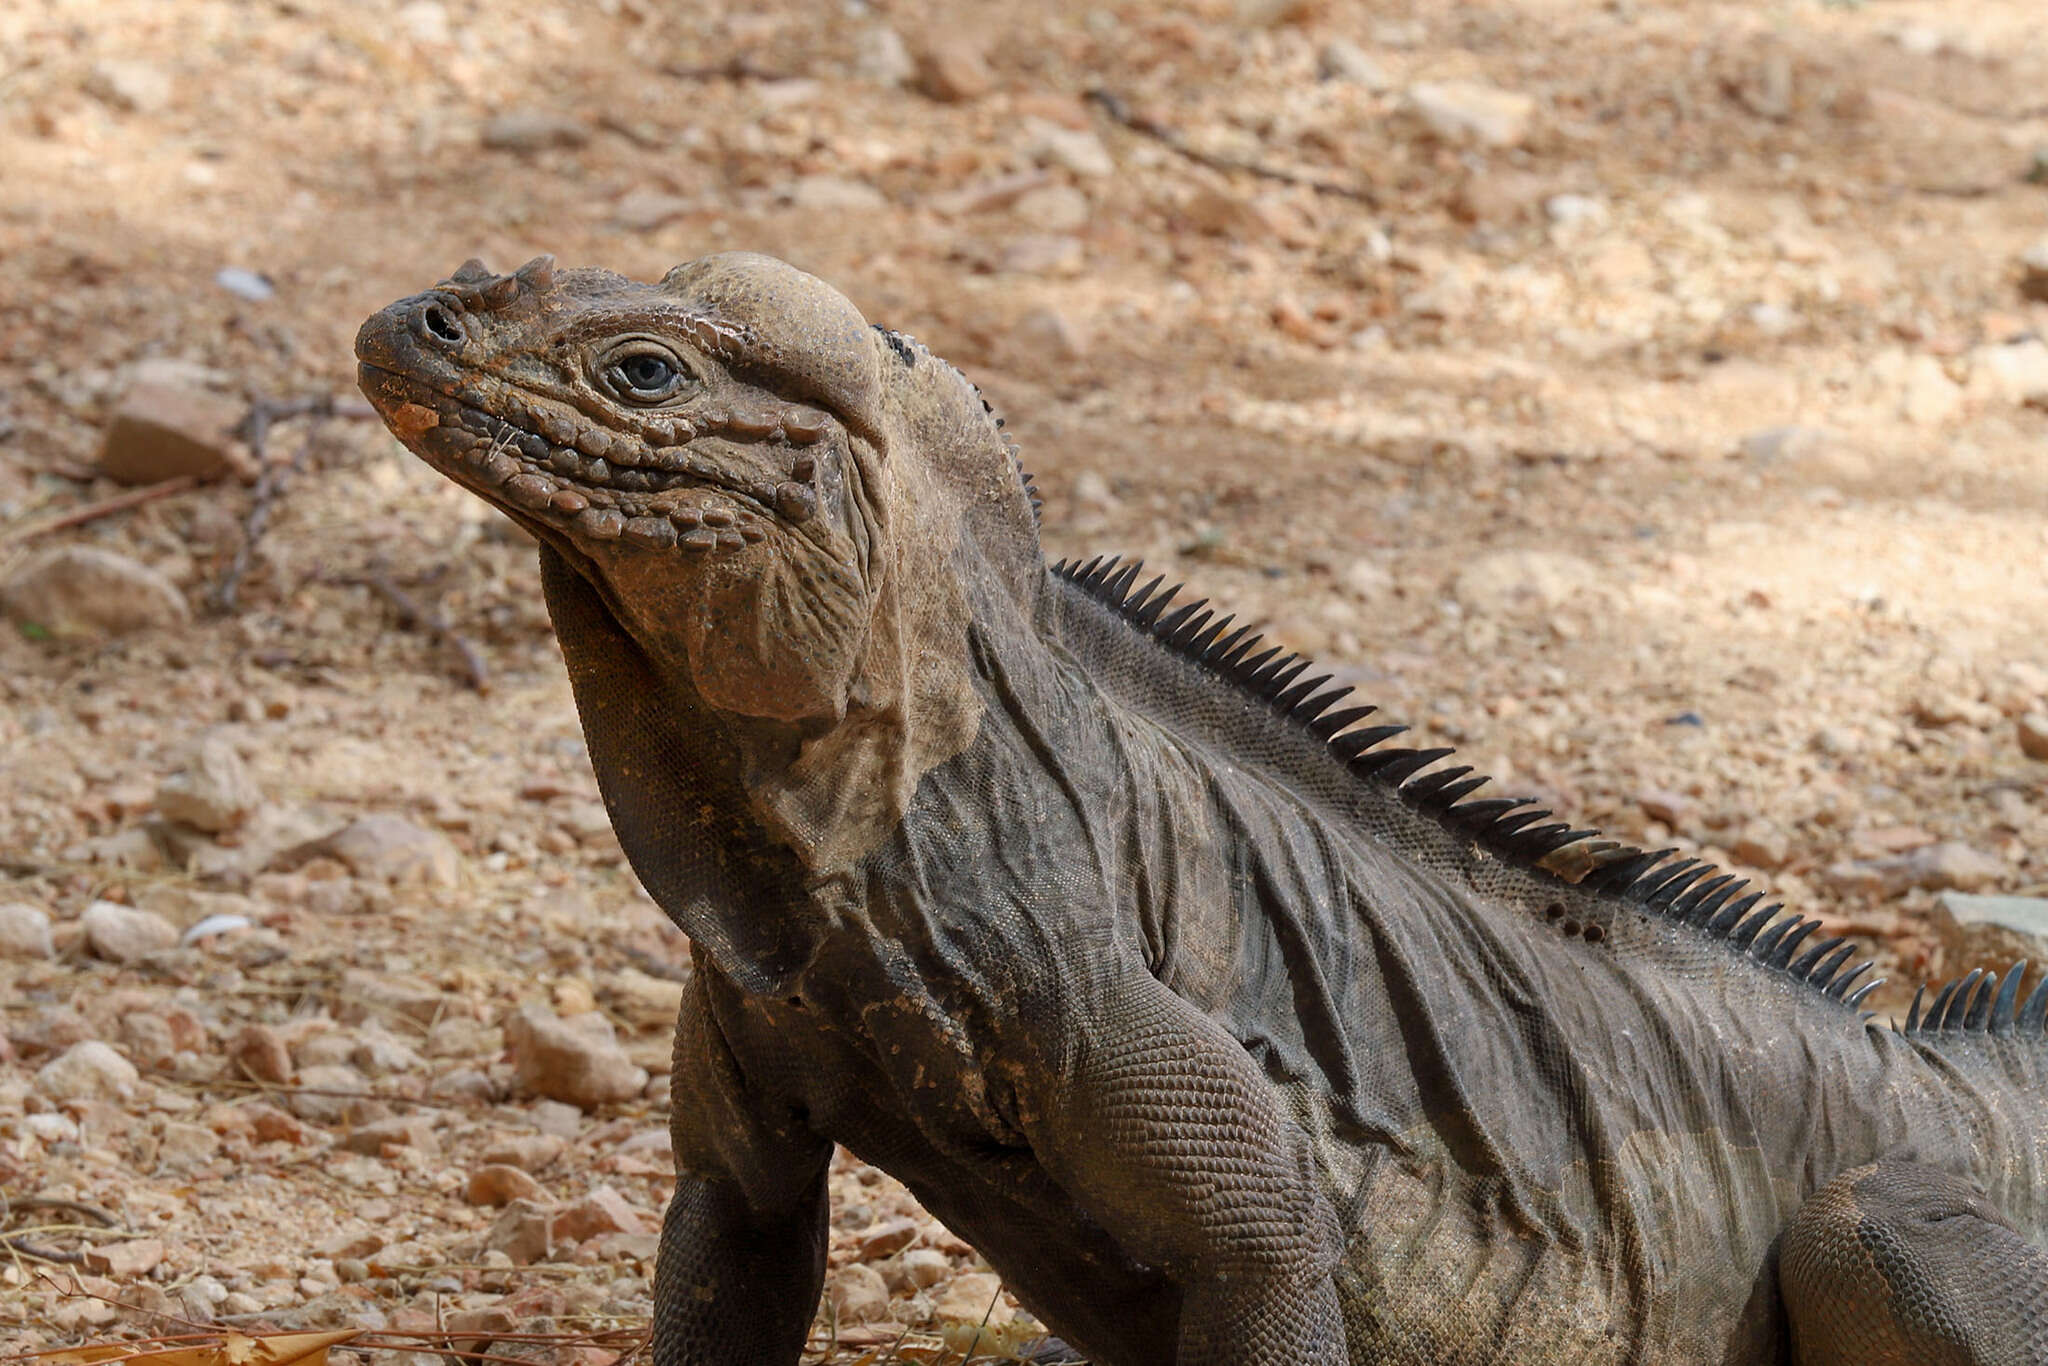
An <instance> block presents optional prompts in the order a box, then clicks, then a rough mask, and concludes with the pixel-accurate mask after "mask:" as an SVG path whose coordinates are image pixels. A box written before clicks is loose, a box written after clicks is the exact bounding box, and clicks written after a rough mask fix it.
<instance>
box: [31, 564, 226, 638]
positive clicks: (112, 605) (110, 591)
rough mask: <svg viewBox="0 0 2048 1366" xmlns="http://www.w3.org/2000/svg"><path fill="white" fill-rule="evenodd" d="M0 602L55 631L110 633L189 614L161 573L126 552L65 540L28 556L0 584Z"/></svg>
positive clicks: (181, 618)
mask: <svg viewBox="0 0 2048 1366" xmlns="http://www.w3.org/2000/svg"><path fill="white" fill-rule="evenodd" d="M0 608H4V609H5V610H6V613H7V615H8V616H9V617H11V618H12V619H13V620H14V621H15V622H16V623H17V624H19V625H22V626H26V627H32V628H35V629H37V630H41V631H45V632H48V633H49V634H51V635H54V636H63V637H83V636H115V635H121V634H123V633H125V632H128V631H139V630H142V629H144V628H146V627H150V626H161V625H167V624H171V623H177V622H183V621H185V620H187V619H189V618H190V617H191V615H192V612H191V609H190V608H189V607H187V606H186V605H185V595H184V594H182V593H180V592H179V591H178V589H177V585H175V584H173V583H172V582H171V581H170V580H169V579H167V578H165V577H164V576H163V575H162V574H159V573H157V572H156V571H155V570H154V569H151V568H150V567H149V566H148V565H145V564H139V563H137V562H136V561H134V560H131V559H129V558H128V557H127V556H126V555H116V554H115V553H114V552H113V551H111V550H99V549H96V548H94V547H92V546H82V545H67V546H58V547H56V548H54V549H51V550H45V551H43V552H41V553H40V554H37V555H33V556H30V557H29V559H28V560H27V561H26V562H25V563H23V564H22V566H21V567H20V568H19V569H17V570H15V571H14V573H13V574H11V575H9V576H8V579H7V582H6V583H4V584H0Z"/></svg>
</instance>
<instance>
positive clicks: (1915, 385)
mask: <svg viewBox="0 0 2048 1366" xmlns="http://www.w3.org/2000/svg"><path fill="white" fill-rule="evenodd" d="M1870 377H1871V378H1872V379H1873V380H1874V381H1876V382H1877V384H1878V385H1879V386H1881V387H1882V388H1883V389H1885V390H1887V391H1889V393H1890V394H1891V396H1892V398H1893V401H1894V402H1895V403H1896V404H1897V406H1898V414H1899V416H1900V417H1903V418H1904V419H1905V420H1906V421H1908V422H1910V423H1912V424H1914V425H1915V426H1918V427H1933V426H1938V425H1940V424H1941V423H1943V422H1946V421H1948V420H1949V419H1950V418H1952V417H1954V416H1955V415H1956V413H1957V412H1958V411H1959V410H1960V409H1961V408H1962V406H1963V390H1962V386H1960V385H1958V384H1957V383H1956V382H1955V381H1954V380H1952V379H1950V378H1949V377H1948V372H1947V371H1946V370H1944V369H1942V366H1941V362H1940V361H1939V360H1936V359H1935V358H1934V357H1933V356H1929V355H1925V354H1922V353H1909V352H1907V351H1905V350H1903V349H1901V348H1899V347H1890V348H1888V349H1886V350H1884V351H1880V352H1879V353H1878V354H1877V355H1876V356H1874V357H1872V359H1871V362H1870Z"/></svg>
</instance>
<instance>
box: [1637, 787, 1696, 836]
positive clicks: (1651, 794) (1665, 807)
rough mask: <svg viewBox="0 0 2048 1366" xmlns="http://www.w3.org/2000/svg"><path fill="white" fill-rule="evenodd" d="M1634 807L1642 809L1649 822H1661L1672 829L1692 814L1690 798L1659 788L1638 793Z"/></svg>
mask: <svg viewBox="0 0 2048 1366" xmlns="http://www.w3.org/2000/svg"><path fill="white" fill-rule="evenodd" d="M1636 805H1637V806H1640V807H1642V808H1643V814H1644V815H1645V816H1648V817H1649V818H1650V819H1651V820H1653V821H1662V822H1664V824H1666V825H1668V826H1673V827H1676V826H1677V825H1678V823H1679V822H1681V821H1683V820H1684V819H1685V818H1686V817H1687V816H1689V815H1691V814H1692V798H1690V797H1688V796H1686V795H1685V794H1684V793H1682V792H1670V791H1665V790H1663V789H1661V788H1659V789H1652V790H1651V791H1648V792H1641V793H1638V794H1637V795H1636Z"/></svg>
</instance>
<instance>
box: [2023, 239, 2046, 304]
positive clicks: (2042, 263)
mask: <svg viewBox="0 0 2048 1366" xmlns="http://www.w3.org/2000/svg"><path fill="white" fill-rule="evenodd" d="M2020 294H2021V296H2022V297H2024V298H2027V299H2030V300H2032V301H2033V302H2035V303H2048V237H2044V238H2042V239H2041V240H2040V241H2038V242H2036V243H2034V245H2033V246H2031V247H2028V248H2027V249H2026V250H2025V251H2024V252H2021V253H2020Z"/></svg>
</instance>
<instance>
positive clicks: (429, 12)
mask: <svg viewBox="0 0 2048 1366" xmlns="http://www.w3.org/2000/svg"><path fill="white" fill-rule="evenodd" d="M397 18H398V26H399V27H400V28H402V29H404V30H405V32H406V34H407V36H409V37H410V38H411V39H412V40H413V41H414V42H416V43H446V42H448V41H450V40H451V39H452V38H453V36H454V30H453V29H452V28H451V27H450V26H449V23H448V7H447V6H446V5H443V4H441V3H440V0H412V2H411V3H410V4H406V5H400V6H399V7H398V15H397Z"/></svg>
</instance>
